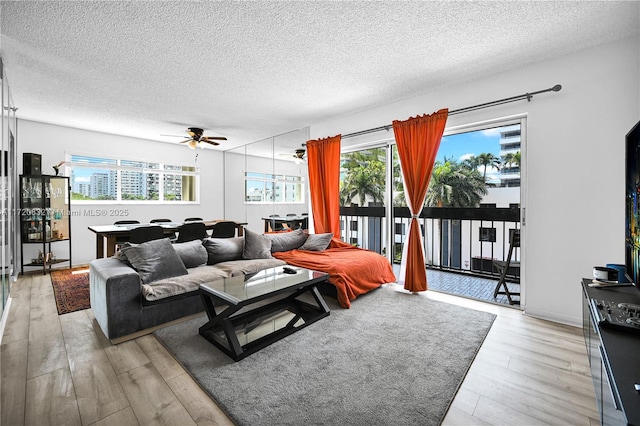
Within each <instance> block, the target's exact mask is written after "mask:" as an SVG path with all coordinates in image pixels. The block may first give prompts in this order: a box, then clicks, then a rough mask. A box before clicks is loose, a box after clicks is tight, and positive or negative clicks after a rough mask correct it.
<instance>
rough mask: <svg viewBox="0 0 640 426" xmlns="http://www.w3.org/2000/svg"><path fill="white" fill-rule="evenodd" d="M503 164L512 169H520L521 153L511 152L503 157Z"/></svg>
mask: <svg viewBox="0 0 640 426" xmlns="http://www.w3.org/2000/svg"><path fill="white" fill-rule="evenodd" d="M502 163H503V164H504V165H505V166H506V167H507V168H508V169H510V168H511V167H512V166H513V167H520V151H518V152H516V153H513V152H510V153H508V154H506V155H505V156H504V157H503V160H502Z"/></svg>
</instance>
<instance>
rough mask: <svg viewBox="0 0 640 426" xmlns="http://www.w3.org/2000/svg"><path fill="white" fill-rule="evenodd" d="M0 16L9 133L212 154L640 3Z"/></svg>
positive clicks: (510, 54)
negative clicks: (12, 110) (200, 135)
mask: <svg viewBox="0 0 640 426" xmlns="http://www.w3.org/2000/svg"><path fill="white" fill-rule="evenodd" d="M0 7H1V9H0V13H1V15H2V17H1V22H0V25H1V26H0V30H1V33H2V39H1V45H0V54H1V55H2V58H3V61H4V65H5V72H6V74H7V77H8V81H9V85H10V88H11V93H12V98H13V103H14V104H15V106H16V107H18V108H19V109H18V112H17V115H18V117H19V118H23V119H29V120H35V121H41V122H46V123H54V124H59V125H63V126H70V127H77V128H81V129H89V130H94V131H99V132H107V133H113V134H121V135H129V136H134V137H139V138H144V139H151V140H158V141H164V142H169V141H171V142H177V141H180V140H181V139H180V138H167V137H162V136H160V135H161V134H173V135H181V134H183V131H184V129H185V128H186V127H190V126H195V127H202V128H204V129H205V130H206V132H205V135H210V136H226V137H227V138H228V139H229V140H228V142H224V143H223V144H222V145H221V146H220V147H218V149H223V150H226V149H230V148H233V147H236V146H239V145H243V144H246V143H250V142H254V141H257V140H261V139H264V138H266V137H269V136H273V135H278V134H281V133H285V132H288V131H290V130H294V129H298V128H301V127H304V126H308V125H312V124H313V123H316V122H320V121H323V120H326V119H329V118H331V117H334V116H339V115H344V114H350V113H354V112H356V111H361V110H365V109H368V108H372V107H375V106H378V105H381V104H385V103H390V102H393V101H397V100H399V99H402V98H406V97H410V96H413V95H416V94H419V93H424V92H428V91H430V90H433V89H434V88H437V87H442V86H445V85H449V84H456V83H460V82H464V81H468V80H471V79H475V78H478V77H482V76H486V75H490V74H493V73H497V72H500V71H503V70H507V69H511V68H515V67H520V66H523V65H525V64H528V63H532V62H538V61H541V60H545V59H549V58H552V57H557V56H561V55H565V54H567V53H569V52H572V51H576V50H580V49H584V48H587V47H591V46H594V45H597V44H602V43H606V42H610V41H613V40H616V39H619V38H623V37H627V36H630V35H633V34H638V32H639V28H640V3H638V2H611V1H603V2H599V1H594V2H585V1H578V2H516V1H512V2H451V1H449V2H433V1H428V2H420V1H409V2H398V1H379V2H360V1H331V2H324V1H317V2H307V1H305V2H266V1H258V2H231V1H216V2H202V1H136V2H129V1H81V2H73V1H16V2H12V1H2V2H1V3H0ZM487 101H489V99H488V100H487ZM382 124H383V123H382ZM339 131H340V130H339V129H336V133H337V132H339Z"/></svg>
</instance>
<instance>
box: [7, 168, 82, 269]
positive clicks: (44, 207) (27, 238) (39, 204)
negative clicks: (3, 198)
mask: <svg viewBox="0 0 640 426" xmlns="http://www.w3.org/2000/svg"><path fill="white" fill-rule="evenodd" d="M70 200H71V194H70V188H69V178H68V177H66V176H51V175H33V176H30V175H21V176H20V258H21V262H22V264H21V273H22V274H24V272H25V267H27V268H41V269H42V273H43V274H45V273H46V272H47V270H48V269H49V270H50V269H51V266H52V265H55V264H58V263H68V265H69V267H71V215H70V212H71V206H70V204H69V203H70ZM31 247H33V248H31ZM25 248H26V253H25ZM36 250H37V251H36ZM25 256H26V258H25Z"/></svg>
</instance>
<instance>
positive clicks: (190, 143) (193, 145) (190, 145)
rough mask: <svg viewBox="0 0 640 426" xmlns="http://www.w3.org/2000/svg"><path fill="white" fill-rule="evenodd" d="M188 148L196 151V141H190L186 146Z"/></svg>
mask: <svg viewBox="0 0 640 426" xmlns="http://www.w3.org/2000/svg"><path fill="white" fill-rule="evenodd" d="M187 145H188V146H189V148H191V149H196V146H198V141H196V140H190V141H189V143H188V144H187Z"/></svg>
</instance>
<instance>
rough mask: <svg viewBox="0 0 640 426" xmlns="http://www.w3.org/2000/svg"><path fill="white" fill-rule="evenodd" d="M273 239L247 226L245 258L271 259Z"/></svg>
mask: <svg viewBox="0 0 640 426" xmlns="http://www.w3.org/2000/svg"><path fill="white" fill-rule="evenodd" d="M271 257H272V256H271V240H270V239H269V238H267V237H265V236H264V235H260V234H256V233H255V232H253V231H250V230H248V229H246V228H245V230H244V249H243V250H242V258H243V259H270V258H271Z"/></svg>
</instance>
